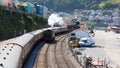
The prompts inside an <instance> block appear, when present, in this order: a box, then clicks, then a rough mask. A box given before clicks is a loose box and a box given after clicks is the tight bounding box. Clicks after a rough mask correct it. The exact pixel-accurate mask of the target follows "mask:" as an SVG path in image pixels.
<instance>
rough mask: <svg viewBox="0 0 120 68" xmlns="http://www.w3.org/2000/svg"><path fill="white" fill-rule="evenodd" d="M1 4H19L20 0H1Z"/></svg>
mask: <svg viewBox="0 0 120 68" xmlns="http://www.w3.org/2000/svg"><path fill="white" fill-rule="evenodd" d="M0 4H1V5H5V6H8V5H10V6H13V5H15V6H17V5H18V4H19V2H18V0H0Z"/></svg>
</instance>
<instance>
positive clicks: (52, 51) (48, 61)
mask: <svg viewBox="0 0 120 68" xmlns="http://www.w3.org/2000/svg"><path fill="white" fill-rule="evenodd" d="M66 39H67V34H66V35H62V36H57V37H56V38H55V41H53V42H52V43H46V44H45V45H44V46H43V47H42V48H41V49H40V51H39V52H38V55H37V58H36V60H35V63H34V67H33V68H76V67H75V66H74V64H73V62H72V61H71V59H70V56H69V55H68V54H69V53H68V52H67V47H66V46H67V45H66V42H65V40H66Z"/></svg>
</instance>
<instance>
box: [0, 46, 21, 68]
mask: <svg viewBox="0 0 120 68" xmlns="http://www.w3.org/2000/svg"><path fill="white" fill-rule="evenodd" d="M21 52H22V48H21V47H19V46H17V45H15V44H7V45H3V46H2V47H1V48H0V68H18V66H19V65H18V64H19V58H20V56H21ZM13 58H14V59H13Z"/></svg>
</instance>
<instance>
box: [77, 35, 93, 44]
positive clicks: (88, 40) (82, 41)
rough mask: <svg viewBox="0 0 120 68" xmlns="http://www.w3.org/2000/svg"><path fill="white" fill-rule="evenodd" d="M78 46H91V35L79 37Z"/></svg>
mask: <svg viewBox="0 0 120 68" xmlns="http://www.w3.org/2000/svg"><path fill="white" fill-rule="evenodd" d="M78 44H79V46H92V45H93V44H94V41H93V38H92V37H83V38H80V39H79V42H78Z"/></svg>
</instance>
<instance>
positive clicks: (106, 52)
mask: <svg viewBox="0 0 120 68" xmlns="http://www.w3.org/2000/svg"><path fill="white" fill-rule="evenodd" d="M93 39H94V41H95V45H93V47H83V48H82V49H83V50H82V51H81V53H82V56H84V55H89V56H91V57H92V58H93V60H98V58H99V59H100V60H106V62H109V61H110V65H111V66H113V67H116V66H120V34H116V33H114V32H112V31H110V32H105V31H100V30H96V31H95V37H93Z"/></svg>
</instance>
